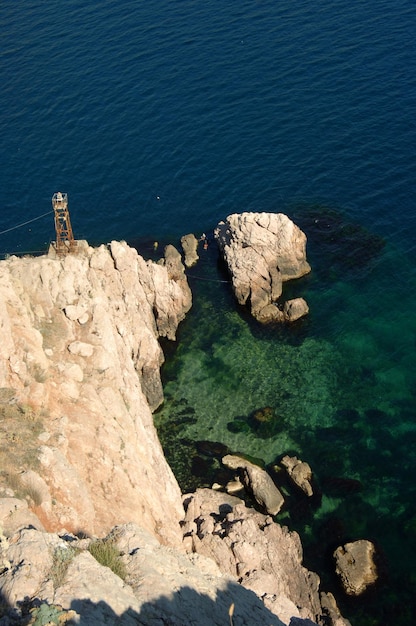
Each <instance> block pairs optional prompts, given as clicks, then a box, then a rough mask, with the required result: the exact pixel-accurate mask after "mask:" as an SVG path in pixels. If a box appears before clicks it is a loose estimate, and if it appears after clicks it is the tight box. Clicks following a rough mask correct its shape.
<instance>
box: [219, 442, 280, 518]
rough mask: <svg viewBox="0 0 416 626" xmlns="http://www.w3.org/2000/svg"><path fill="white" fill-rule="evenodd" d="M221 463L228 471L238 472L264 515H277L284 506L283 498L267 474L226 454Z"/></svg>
mask: <svg viewBox="0 0 416 626" xmlns="http://www.w3.org/2000/svg"><path fill="white" fill-rule="evenodd" d="M222 463H223V464H224V465H225V466H226V467H228V468H230V469H238V470H240V478H241V481H242V483H243V484H244V486H245V487H246V489H248V490H249V492H250V493H252V494H253V497H254V499H255V500H256V502H257V504H259V506H261V507H262V508H263V509H264V511H265V512H266V513H269V514H270V515H277V513H278V512H279V511H280V509H281V508H282V506H283V504H284V498H283V496H282V494H281V493H280V491H279V490H278V488H277V487H276V485H275V484H274V482H273V479H272V478H271V476H269V474H268V473H267V472H266V471H265V470H263V469H261V467H258V465H254V463H250V461H246V460H245V459H242V458H241V457H239V456H234V455H232V454H227V455H226V456H225V457H224V458H223V459H222Z"/></svg>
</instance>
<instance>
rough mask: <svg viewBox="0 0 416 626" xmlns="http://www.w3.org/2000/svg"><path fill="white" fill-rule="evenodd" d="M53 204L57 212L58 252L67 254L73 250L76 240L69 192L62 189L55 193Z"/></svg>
mask: <svg viewBox="0 0 416 626" xmlns="http://www.w3.org/2000/svg"><path fill="white" fill-rule="evenodd" d="M52 206H53V210H54V212H55V230H56V253H57V254H66V253H67V252H72V251H73V250H74V248H75V244H76V242H75V239H74V234H73V232H72V226H71V220H70V218H69V211H68V194H66V193H61V192H60V191H58V192H57V193H54V194H53V196H52Z"/></svg>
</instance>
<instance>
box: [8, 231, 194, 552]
mask: <svg viewBox="0 0 416 626" xmlns="http://www.w3.org/2000/svg"><path fill="white" fill-rule="evenodd" d="M175 252H176V251H174V249H170V250H169V254H168V255H167V257H168V258H167V261H166V262H164V261H162V262H161V263H160V264H155V263H152V262H146V261H144V259H143V258H142V257H141V256H139V255H138V254H137V252H136V251H135V250H133V249H131V248H129V246H127V244H125V243H119V242H112V243H111V244H110V245H109V246H101V247H99V248H97V249H93V248H91V247H90V246H88V244H87V243H86V242H79V245H78V252H77V254H70V255H67V256H65V257H64V258H53V255H49V256H43V257H39V258H28V259H18V258H16V257H11V258H10V259H8V260H6V261H2V262H1V263H0V334H1V342H0V388H1V389H0V392H1V393H0V409H1V411H2V414H3V416H5V419H6V420H7V419H10V420H12V421H13V411H14V412H15V414H16V413H19V414H20V426H18V425H17V420H15V423H14V424H13V427H14V430H15V431H16V433H17V434H16V436H17V437H19V428H20V427H23V426H25V425H24V422H26V426H25V428H23V430H24V433H23V434H24V436H25V438H26V439H25V441H21V442H20V443H21V444H22V445H23V446H26V453H25V455H23V456H24V458H23V457H22V455H21V456H19V455H18V454H17V455H16V454H15V455H14V457H13V455H12V457H11V461H10V465H12V466H13V467H10V468H9V474H11V473H14V482H15V483H16V489H17V490H19V489H20V487H21V488H22V489H23V491H24V489H26V491H27V492H29V493H30V494H31V495H32V498H33V509H34V511H35V512H36V514H37V515H38V517H39V519H40V520H41V521H42V523H43V525H44V527H45V528H46V529H47V530H52V531H53V530H59V529H61V528H66V529H67V530H68V531H71V532H78V531H82V532H84V533H88V534H94V535H101V534H104V533H106V532H108V531H109V530H110V528H111V527H112V526H114V525H115V524H116V523H117V524H120V523H123V522H134V523H137V524H139V525H140V526H142V527H143V528H145V529H147V530H148V531H150V532H151V533H152V534H153V535H156V536H158V537H159V538H160V539H161V540H162V542H165V543H169V544H170V545H180V543H181V535H180V529H179V520H180V519H182V517H183V508H182V504H181V494H180V491H179V488H178V485H177V482H176V480H175V478H174V476H173V474H172V472H171V470H170V468H169V466H168V464H167V463H166V461H165V459H164V457H163V453H162V450H161V446H160V443H159V440H158V437H157V434H156V431H155V428H154V425H153V420H152V413H151V408H152V409H154V408H156V407H157V406H158V405H159V404H160V403H161V401H162V398H163V395H162V385H161V381H160V373H159V368H160V365H161V363H162V362H163V354H162V351H161V348H160V345H159V343H158V337H159V336H167V337H169V338H172V339H173V338H174V337H175V331H176V328H177V325H178V323H179V322H180V321H181V319H183V317H184V316H185V313H186V312H187V311H188V309H189V308H190V306H191V293H190V290H189V287H188V285H187V282H186V279H185V277H184V272H183V267H182V264H181V262H180V257H179V253H176V254H175ZM10 416H11V417H10ZM30 428H31V429H32V430H30ZM28 429H29V430H28ZM12 430H13V429H12ZM28 432H29V433H30V432H32V437H31V438H28ZM22 436H23V435H22ZM18 445H19V442H16V446H18ZM28 450H30V451H31V454H29V453H28ZM3 455H4V452H3ZM5 458H6V457H4V458H2V461H5ZM3 469H4V463H3ZM3 478H4V476H3ZM9 478H10V476H9ZM3 483H4V481H3ZM9 495H10V494H9Z"/></svg>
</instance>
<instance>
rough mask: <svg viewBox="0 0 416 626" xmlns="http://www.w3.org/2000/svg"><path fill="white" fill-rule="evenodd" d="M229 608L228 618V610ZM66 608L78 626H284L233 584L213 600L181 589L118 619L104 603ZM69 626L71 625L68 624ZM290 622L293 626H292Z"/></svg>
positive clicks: (85, 602)
mask: <svg viewBox="0 0 416 626" xmlns="http://www.w3.org/2000/svg"><path fill="white" fill-rule="evenodd" d="M232 605H233V609H232V611H231V612H232V617H230V607H231V606H232ZM70 608H71V609H72V610H74V611H76V613H77V614H78V615H79V618H77V619H76V623H77V625H79V626H95V625H96V626H98V625H101V624H107V625H109V626H110V625H113V624H114V625H115V624H117V625H123V626H134V625H136V626H137V624H142V625H143V626H150V625H154V626H162V625H163V624H175V625H176V626H182V625H183V626H190V625H192V624H195V625H198V626H204V625H206V626H208V625H209V626H216V625H218V626H227V624H232V625H233V626H239V625H242V624H258V625H259V626H263V625H264V626H284V624H283V622H281V621H280V620H279V619H278V618H277V617H276V615H274V614H273V613H271V612H270V611H269V610H268V609H267V608H266V607H265V606H264V604H263V603H262V602H261V601H260V600H259V598H258V597H257V596H256V595H255V594H254V593H253V592H252V591H249V590H248V589H245V588H244V587H242V586H241V585H238V584H237V583H233V582H230V583H229V584H228V585H227V587H226V588H225V589H224V590H222V591H219V592H218V593H217V596H216V600H215V601H214V600H212V599H211V598H210V597H208V596H207V595H204V594H200V593H198V592H196V591H195V590H194V589H192V588H190V587H181V588H180V589H178V590H177V591H176V592H175V593H174V594H173V595H171V596H169V597H168V596H160V597H159V598H157V599H155V600H152V601H148V602H145V603H144V604H142V606H141V609H140V612H137V611H135V610H133V609H127V611H124V613H122V614H121V615H117V614H116V613H115V612H114V610H113V609H112V608H111V607H110V606H109V605H108V604H107V603H106V602H104V601H99V602H97V603H94V602H92V601H91V600H87V599H85V600H82V599H80V600H73V601H72V603H71V606H70ZM68 623H69V624H71V622H68ZM295 623H296V622H295V621H293V626H295ZM299 624H303V625H304V626H308V624H311V625H312V624H313V622H310V621H307V620H306V621H303V620H301V621H300V622H299Z"/></svg>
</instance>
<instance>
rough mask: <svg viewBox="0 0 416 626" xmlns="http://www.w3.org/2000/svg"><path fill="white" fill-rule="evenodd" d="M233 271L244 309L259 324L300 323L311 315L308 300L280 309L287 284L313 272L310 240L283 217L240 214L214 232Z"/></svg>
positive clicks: (235, 285)
mask: <svg viewBox="0 0 416 626" xmlns="http://www.w3.org/2000/svg"><path fill="white" fill-rule="evenodd" d="M214 235H215V238H216V240H217V242H218V245H219V248H220V251H221V253H222V255H223V257H224V260H225V262H226V264H227V266H228V269H229V272H230V275H231V280H232V284H233V290H234V294H235V296H236V298H237V301H238V302H239V304H249V306H250V310H251V313H252V315H253V316H254V317H255V318H256V319H258V320H259V321H261V322H263V323H265V322H281V321H295V320H296V319H299V317H301V316H303V315H306V313H307V312H308V307H307V305H306V303H305V302H304V301H303V300H302V299H299V301H297V299H295V300H294V301H292V302H291V303H287V304H286V306H285V309H284V310H283V311H282V310H281V309H280V308H278V307H277V306H275V304H274V303H276V301H277V300H278V299H279V298H280V296H281V294H282V283H283V282H285V281H287V280H291V279H294V278H300V277H301V276H304V275H305V274H307V273H308V272H310V265H309V263H308V262H307V260H306V236H305V234H304V233H303V232H302V231H301V230H300V228H298V226H296V225H295V224H294V223H293V222H292V221H291V220H290V219H289V218H288V217H287V216H286V215H284V214H282V213H241V214H237V213H234V214H232V215H229V216H228V217H227V219H226V220H225V221H224V222H220V223H219V224H218V226H217V228H216V229H215V231H214Z"/></svg>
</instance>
